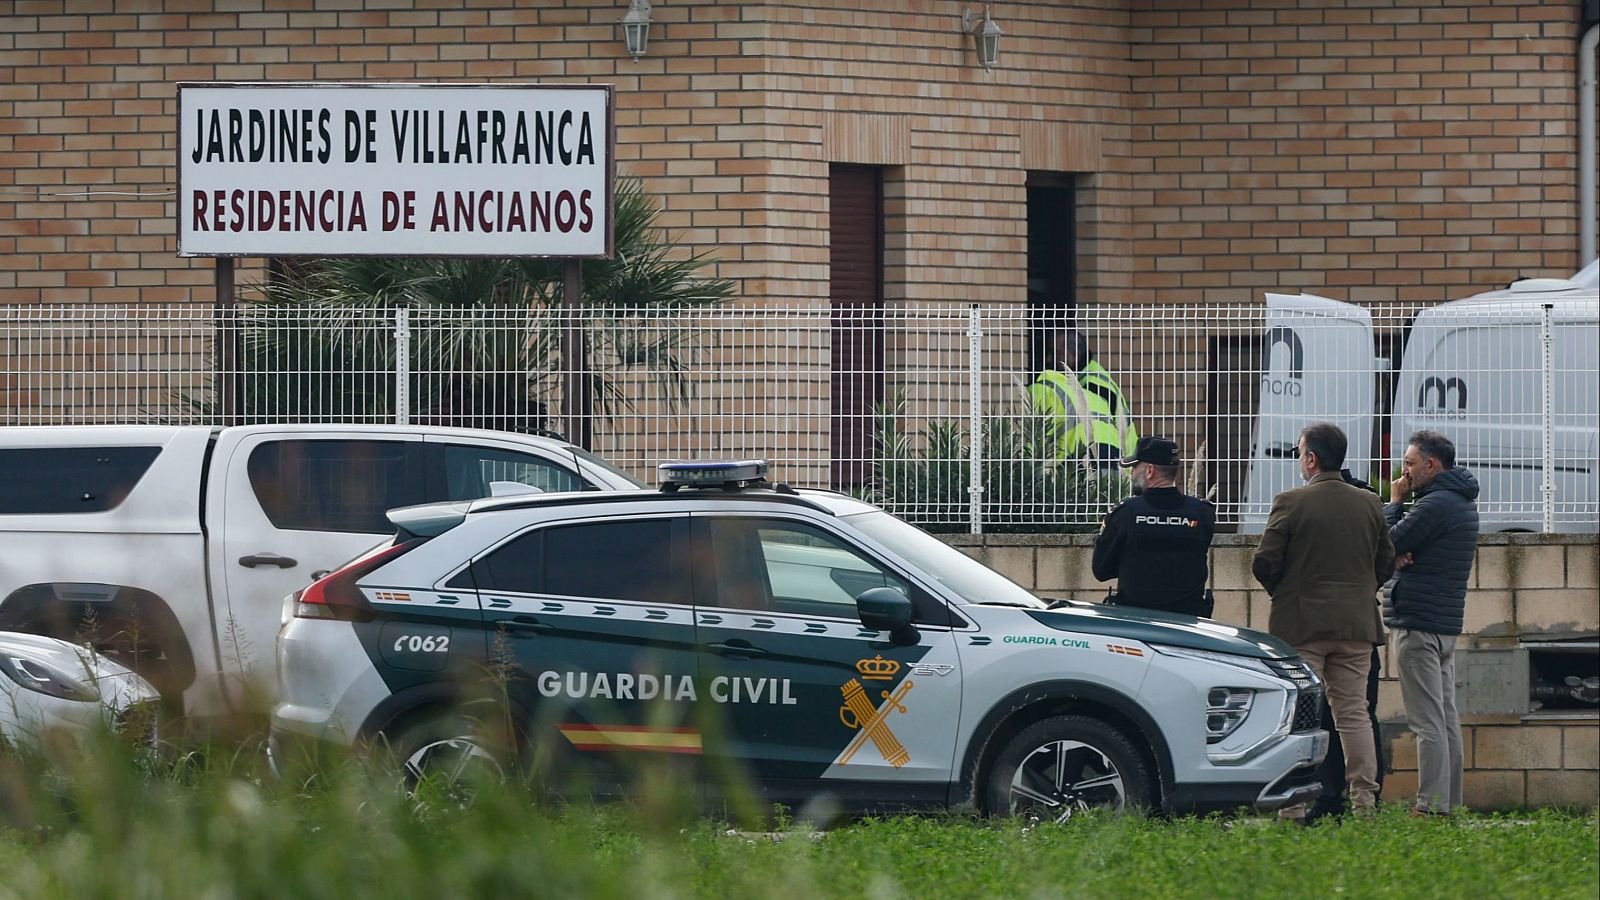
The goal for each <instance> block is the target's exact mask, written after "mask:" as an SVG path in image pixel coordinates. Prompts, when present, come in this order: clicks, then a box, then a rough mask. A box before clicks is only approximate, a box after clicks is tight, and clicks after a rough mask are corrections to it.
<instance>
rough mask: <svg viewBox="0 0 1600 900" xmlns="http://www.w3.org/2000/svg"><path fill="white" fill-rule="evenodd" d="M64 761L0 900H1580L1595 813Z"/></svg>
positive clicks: (23, 833)
mask: <svg viewBox="0 0 1600 900" xmlns="http://www.w3.org/2000/svg"><path fill="white" fill-rule="evenodd" d="M85 759H86V761H85V762H83V763H81V764H78V765H74V766H71V767H70V768H69V770H67V771H61V770H60V769H53V768H51V767H46V766H41V765H38V764H30V763H27V762H18V761H16V760H15V759H8V760H0V897H12V896H16V897H63V898H67V897H70V898H93V897H107V898H111V897H115V898H142V897H150V898H158V897H159V898H168V897H239V898H245V897H273V898H281V897H297V898H298V897H305V898H315V897H328V898H334V897H339V898H350V897H379V898H385V900H387V898H391V897H394V898H399V897H429V898H438V897H513V896H541V897H696V896H712V897H729V898H739V900H753V898H763V897H780V898H784V900H799V898H807V897H813V896H825V897H844V898H857V897H864V896H865V897H916V898H927V897H979V896H982V897H989V896H1007V897H1009V896H1018V897H1034V896H1039V897H1055V896H1061V897H1103V896H1154V897H1181V896H1193V897H1218V896H1224V897H1234V896H1240V897H1284V896H1296V895H1314V896H1331V895H1335V894H1338V895H1342V896H1351V897H1357V896H1384V897H1395V896H1401V897H1408V896H1415V897H1435V896H1452V897H1461V898H1469V900H1486V898H1491V897H1494V898H1498V897H1510V896H1529V897H1541V898H1544V897H1551V898H1553V897H1581V898H1588V900H1592V898H1594V897H1595V896H1597V895H1600V872H1597V867H1600V846H1597V841H1600V821H1597V819H1596V817H1595V816H1594V815H1592V814H1587V815H1563V814H1556V813H1535V814H1529V815H1522V816H1495V817H1490V816H1476V815H1466V816H1463V817H1461V818H1459V819H1457V820H1448V821H1432V820H1428V821H1416V820H1411V819H1408V818H1406V817H1405V815H1404V813H1403V811H1402V810H1399V809H1395V810H1386V811H1385V812H1384V813H1383V814H1382V815H1381V816H1380V817H1378V818H1376V819H1371V820H1363V821H1348V822H1344V823H1340V824H1333V825H1319V826H1317V827H1314V828H1310V829H1301V828H1297V827H1294V826H1289V825H1282V824H1278V823H1276V822H1274V821H1271V820H1264V819H1237V820H1232V821H1222V820H1216V819H1212V820H1206V821H1196V820H1193V819H1187V820H1179V821H1161V820H1140V819H1135V818H1131V817H1126V816H1101V817H1095V818H1091V819H1087V820H1083V821H1078V822H1074V823H1071V824H1069V825H1065V826H1056V825H1036V826H1033V827H1028V826H1027V825H1026V824H1025V823H1023V822H1021V821H1016V820H1013V821H995V822H986V821H978V820H972V819H967V818H961V817H952V816H906V817H893V818H885V819H870V820H863V821H858V822H855V823H852V824H846V825H841V826H837V827H835V828H833V829H831V830H828V831H826V832H824V833H821V834H817V833H814V832H811V831H809V830H808V829H806V828H803V827H794V828H790V829H782V828H780V830H779V831H777V832H775V833H766V832H753V831H736V830H733V829H732V828H730V826H728V825H727V824H723V823H718V822H716V821H715V820H714V819H712V818H708V817H706V816H704V815H703V814H697V813H695V812H693V811H690V810H689V809H687V808H686V807H685V806H684V805H683V804H682V803H679V802H674V801H672V800H670V799H667V798H670V797H671V796H672V795H673V792H672V791H671V790H670V789H669V788H670V784H668V785H667V787H666V788H660V789H652V790H648V791H646V796H645V797H643V798H642V799H641V800H639V801H637V802H633V803H630V804H627V805H623V804H614V805H609V806H604V807H600V808H598V809H596V808H592V807H588V806H565V807H551V806H549V805H541V804H539V803H536V802H534V800H533V799H531V796H530V795H529V794H528V793H527V792H526V791H524V790H523V789H522V788H521V787H520V786H497V787H495V788H494V789H488V790H483V791H482V792H480V794H479V796H478V798H477V801H476V802H475V803H474V804H473V805H472V806H471V807H470V808H468V809H465V810H462V809H458V808H456V807H455V806H452V805H447V804H436V805H428V804H419V803H417V802H414V801H410V800H406V799H403V798H401V797H399V796H398V795H397V792H396V791H394V790H393V789H392V788H391V786H390V783H389V782H388V781H387V780H386V779H384V778H379V777H375V776H374V775H372V774H371V773H370V772H369V771H367V770H365V769H361V768H357V767H355V766H352V765H348V764H346V765H341V766H333V767H330V770H329V772H328V773H327V774H324V775H321V776H319V777H318V778H316V779H313V780H312V781H311V782H309V783H306V784H302V785H300V786H299V787H296V788H291V787H285V786H281V785H277V784H275V783H273V782H271V781H270V780H267V779H264V778H262V777H261V775H260V774H259V767H258V766H257V765H256V764H255V762H254V760H253V759H252V758H251V757H250V755H249V754H242V755H235V756H228V757H223V758H218V757H197V758H191V759H189V760H187V761H185V763H183V764H180V765H177V766H171V765H167V764H161V765H152V764H149V763H140V762H139V761H137V760H133V759H129V758H128V756H127V755H126V754H122V753H117V752H108V751H104V750H97V751H95V752H94V753H92V754H88V755H86V757H85ZM657 784H658V785H659V784H661V782H657ZM773 834H775V835H776V836H777V838H779V839H774V837H773Z"/></svg>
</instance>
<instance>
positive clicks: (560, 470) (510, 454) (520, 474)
mask: <svg viewBox="0 0 1600 900" xmlns="http://www.w3.org/2000/svg"><path fill="white" fill-rule="evenodd" d="M496 481H511V482H515V483H517V484H525V485H527V486H529V487H535V488H538V489H539V490H541V491H579V490H583V480H582V479H581V478H579V477H578V475H577V473H575V472H573V471H572V470H571V469H568V468H565V467H562V466H559V465H556V464H555V463H553V462H551V461H550V460H547V459H544V458H542V457H538V456H534V455H532V454H530V453H517V452H515V451H511V450H495V449H492V448H489V447H474V446H471V445H468V444H446V445H445V447H444V483H445V492H446V496H445V499H446V500H477V499H479V498H480V497H488V496H490V485H491V484H493V483H494V482H496Z"/></svg>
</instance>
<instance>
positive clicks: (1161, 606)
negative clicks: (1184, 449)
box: [1092, 437, 1217, 616]
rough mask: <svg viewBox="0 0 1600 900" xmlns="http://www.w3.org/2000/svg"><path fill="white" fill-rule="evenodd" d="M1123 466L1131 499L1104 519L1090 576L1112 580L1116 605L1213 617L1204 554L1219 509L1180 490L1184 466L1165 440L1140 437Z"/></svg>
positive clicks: (1172, 447)
mask: <svg viewBox="0 0 1600 900" xmlns="http://www.w3.org/2000/svg"><path fill="white" fill-rule="evenodd" d="M1122 465H1123V466H1125V467H1126V466H1132V467H1133V496H1132V497H1129V498H1128V499H1127V500H1124V501H1123V502H1122V503H1120V504H1118V505H1117V507H1116V508H1115V509H1113V510H1111V512H1110V513H1108V514H1107V515H1106V519H1105V524H1104V525H1103V526H1101V529H1100V536H1099V537H1098V538H1096V539H1095V542H1094V559H1093V561H1092V567H1093V569H1094V577H1095V578H1097V579H1099V580H1100V581H1109V580H1111V579H1112V578H1115V579H1117V597H1116V600H1115V602H1116V603H1117V604H1119V605H1123V606H1142V607H1145V608H1147V609H1158V610H1164V611H1166V612H1177V613H1187V614H1188V615H1192V616H1209V615H1211V608H1212V605H1213V599H1212V595H1211V592H1210V591H1208V590H1206V574H1207V569H1206V551H1207V549H1208V548H1209V547H1210V546H1211V531H1212V528H1213V526H1215V525H1216V521H1217V511H1216V509H1215V508H1214V507H1213V506H1212V505H1211V504H1210V503H1207V502H1206V501H1204V500H1201V499H1198V498H1196V497H1187V496H1185V495H1184V493H1183V492H1182V491H1180V490H1178V475H1179V473H1180V472H1181V471H1182V467H1183V462H1182V460H1181V459H1180V458H1179V456H1178V445H1177V444H1176V443H1175V442H1173V441H1170V440H1168V439H1167V438H1164V437H1143V438H1140V439H1139V443H1138V445H1137V446H1136V447H1135V449H1134V452H1133V455H1132V456H1130V457H1127V458H1124V459H1123V460H1122Z"/></svg>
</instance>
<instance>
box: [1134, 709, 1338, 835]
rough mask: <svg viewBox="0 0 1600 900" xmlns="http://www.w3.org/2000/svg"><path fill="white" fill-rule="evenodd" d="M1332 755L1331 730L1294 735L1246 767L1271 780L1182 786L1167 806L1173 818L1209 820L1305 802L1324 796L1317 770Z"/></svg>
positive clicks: (1186, 783) (1182, 783)
mask: <svg viewBox="0 0 1600 900" xmlns="http://www.w3.org/2000/svg"><path fill="white" fill-rule="evenodd" d="M1327 755H1328V733H1327V732H1326V731H1321V730H1317V731H1309V732H1301V733H1297V734H1291V735H1289V736H1288V737H1286V738H1284V739H1283V741H1281V742H1280V743H1279V744H1278V745H1277V746H1275V747H1273V748H1272V749H1271V750H1269V751H1268V752H1266V753H1264V754H1262V755H1261V756H1260V757H1259V758H1258V759H1256V760H1254V761H1253V762H1252V764H1251V765H1250V766H1248V767H1246V768H1247V769H1248V771H1250V772H1252V773H1261V774H1267V773H1270V774H1267V778H1268V779H1270V780H1265V781H1262V780H1231V781H1180V782H1178V783H1177V784H1175V785H1173V787H1172V790H1170V791H1168V792H1167V797H1166V802H1165V803H1164V804H1162V805H1163V807H1164V809H1165V810H1166V811H1167V812H1168V813H1171V814H1172V815H1188V814H1193V815H1205V814H1207V813H1213V812H1231V811H1233V810H1236V809H1239V808H1241V807H1245V808H1249V809H1251V810H1254V811H1255V812H1262V813H1266V812H1273V811H1275V810H1279V809H1282V808H1284V807H1286V806H1293V805H1294V804H1296V803H1303V802H1306V801H1308V800H1310V799H1312V798H1314V797H1316V796H1317V794H1319V793H1321V792H1322V782H1321V781H1318V780H1317V767H1318V766H1319V765H1321V764H1322V760H1323V757H1325V756H1327ZM1230 774H1235V775H1242V774H1245V773H1244V771H1236V772H1233V773H1230Z"/></svg>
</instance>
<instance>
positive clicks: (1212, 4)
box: [0, 0, 1579, 303]
mask: <svg viewBox="0 0 1600 900" xmlns="http://www.w3.org/2000/svg"><path fill="white" fill-rule="evenodd" d="M463 5H466V6H469V7H471V8H468V9H461V8H459V7H461V6H463ZM963 5H964V3H963V2H962V0H909V2H905V3H895V4H878V5H877V6H880V7H883V9H879V10H874V11H863V10H861V9H860V8H859V7H860V6H861V4H856V3H851V2H842V0H805V2H798V0H766V2H762V0H743V2H733V0H719V2H711V0H662V2H659V3H657V4H656V5H655V10H654V20H655V25H654V28H653V31H652V39H651V43H650V47H649V52H648V54H647V55H646V56H645V57H644V58H642V59H640V60H638V61H633V60H631V59H629V58H628V56H627V54H626V53H625V52H624V50H623V48H622V45H621V43H620V41H619V37H618V33H617V28H616V22H617V20H618V19H619V18H620V17H621V14H622V12H623V9H624V8H625V6H626V4H625V3H623V2H621V0H565V2H562V3H548V4H540V5H539V6H538V7H536V8H535V7H532V5H530V4H526V3H521V4H519V3H516V2H513V0H505V2H500V3H496V2H490V0H484V2H470V3H466V4H463V3H461V2H443V0H437V2H430V0H411V2H407V0H392V2H391V0H383V2H379V0H367V2H362V0H343V2H321V3H315V2H311V0H217V2H214V3H208V2H186V0H166V2H159V0H150V2H120V0H119V2H117V3H114V4H113V3H112V2H110V0H100V2H74V3H67V2H64V0H17V2H13V3H5V4H0V259H3V260H4V263H3V264H0V302H13V303H14V302H20V303H34V302H60V301H94V302H134V301H184V300H195V301H208V300H210V299H211V287H210V285H211V280H212V279H211V272H210V268H211V266H210V263H209V262H208V261H204V260H182V259H178V258H176V257H175V256H174V249H175V240H176V239H175V229H174V216H173V210H172V200H171V197H170V195H166V194H164V193H163V192H164V191H168V190H170V189H171V187H172V182H173V178H174V167H173V147H174V144H175V140H176V129H175V123H174V122H173V118H172V116H173V112H174V107H175V100H174V88H173V84H174V83H175V82H177V81H180V80H200V81H203V80H260V79H268V80H305V79H318V80H351V81H357V80H417V81H439V80H465V81H497V80H539V81H605V82H611V83H614V84H615V85H616V86H617V91H618V93H617V107H618V150H617V152H618V158H619V170H620V171H621V172H623V173H626V174H633V175H639V176H643V177H644V178H645V179H646V180H647V182H648V184H649V186H650V188H651V189H652V190H653V191H654V192H655V193H657V194H658V195H659V196H660V197H661V198H662V200H663V203H664V205H665V207H666V214H665V216H664V217H663V221H664V223H665V224H667V225H669V226H671V227H672V228H674V229H676V230H678V231H679V233H680V234H681V236H682V237H683V238H684V240H685V241H686V244H687V246H688V248H690V249H694V250H706V251H710V252H712V253H714V254H715V255H716V256H717V257H718V258H719V259H720V260H721V263H720V265H719V267H718V268H719V272H720V274H722V275H724V276H728V277H732V278H736V279H739V280H740V282H741V287H742V291H741V294H742V296H744V297H745V298H747V299H749V300H752V301H756V302H761V301H776V302H796V301H797V302H806V303H819V302H822V301H823V300H824V299H825V298H826V296H827V278H828V264H827V260H828V256H827V246H826V243H827V239H826V235H827V224H828V210H827V171H828V168H827V167H828V165H829V164H830V163H864V164H872V165H882V166H884V167H886V172H885V197H886V206H887V209H886V215H887V219H888V226H889V227H888V234H887V235H886V254H885V267H886V272H885V293H886V296H887V299H889V300H890V301H910V302H925V301H932V302H943V301H969V300H978V301H996V302H1019V303H1020V302H1021V301H1022V300H1023V299H1024V297H1025V279H1026V273H1025V271H1024V269H1025V251H1026V224H1025V222H1026V220H1025V209H1026V204H1025V194H1024V183H1025V180H1026V173H1027V172H1028V171H1029V170H1034V171H1066V172H1077V173H1081V174H1082V178H1081V180H1080V186H1081V190H1080V194H1079V197H1080V204H1081V208H1080V212H1079V217H1080V220H1081V222H1080V229H1079V241H1080V244H1079V251H1080V255H1081V260H1080V278H1079V282H1080V297H1081V298H1082V299H1086V300H1097V299H1098V300H1109V301H1148V300H1153V299H1161V300H1192V299H1205V300H1248V299H1254V298H1257V297H1259V295H1260V292H1261V291H1262V290H1263V289H1266V288H1271V287H1275V286H1282V287H1288V288H1293V287H1303V288H1305V289H1307V290H1312V291H1315V292H1320V293H1325V294H1328V295H1330V296H1334V297H1341V298H1349V299H1354V300H1391V299H1398V300H1414V301H1427V302H1432V301H1439V300H1445V299H1450V298H1453V297H1457V296H1461V295H1464V294H1467V293H1471V292H1473V291H1475V290H1478V289H1482V288H1486V287H1490V286H1497V285H1500V284H1503V283H1505V282H1507V281H1509V280H1511V279H1513V278H1516V277H1518V276H1520V275H1529V274H1542V275H1562V274H1567V273H1569V272H1570V271H1572V270H1573V269H1574V268H1575V267H1576V265H1577V262H1578V261H1577V259H1576V246H1577V234H1576V231H1577V229H1576V223H1575V221H1574V220H1575V218H1576V216H1577V197H1576V187H1575V185H1576V182H1577V176H1576V169H1575V166H1576V160H1575V155H1576V117H1577V111H1576V109H1575V101H1576V89H1575V84H1574V82H1575V75H1574V72H1575V51H1576V39H1577V36H1578V21H1577V20H1578V15H1579V3H1578V2H1577V0H1571V2H1542V0H1443V2H1440V0H1426V2H1424V0H1392V2H1366V0H1363V2H1359V3H1357V2H1348V3H1341V2H1329V3H1316V4H1307V3H1298V2H1287V0H1286V2H1272V3H1267V2H1259V0H1207V2H1205V3H1198V2H1174V0H1152V2H1137V3H1130V2H1116V0H1095V2H1060V0H1034V2H1013V3H1002V4H997V5H995V6H994V16H995V19H996V21H997V22H999V24H1000V25H1001V26H1002V28H1003V29H1004V30H1005V32H1006V33H1005V37H1004V38H1003V41H1002V51H1001V59H1000V63H999V65H998V66H996V67H995V68H994V69H993V70H991V71H985V70H984V69H983V68H982V67H981V66H979V65H978V64H977V61H976V57H975V54H974V52H973V49H972V43H971V40H970V38H968V37H967V36H965V35H963V34H962V33H961V32H960V30H959V23H960V16H961V11H962V8H963ZM108 191H110V192H117V193H102V192H108ZM83 193H92V195H91V196H74V195H76V194H83ZM141 194H142V195H144V196H137V195H141Z"/></svg>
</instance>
